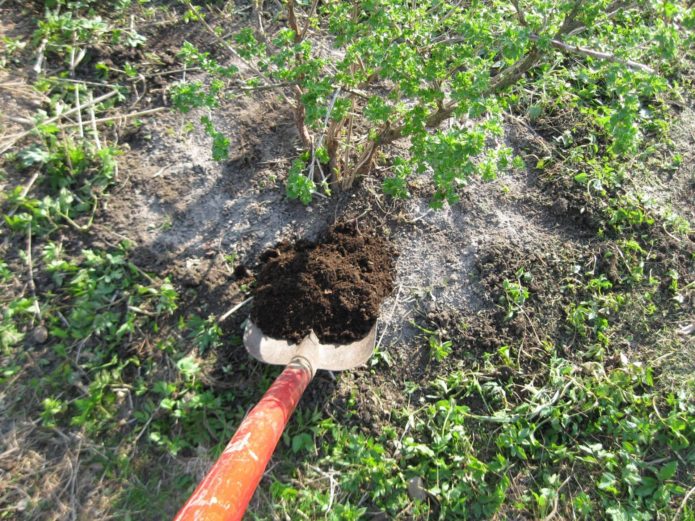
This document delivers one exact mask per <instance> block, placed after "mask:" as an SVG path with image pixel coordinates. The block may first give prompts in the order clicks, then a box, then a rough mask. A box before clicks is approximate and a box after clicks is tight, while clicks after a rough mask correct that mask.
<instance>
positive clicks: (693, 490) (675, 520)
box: [673, 487, 695, 521]
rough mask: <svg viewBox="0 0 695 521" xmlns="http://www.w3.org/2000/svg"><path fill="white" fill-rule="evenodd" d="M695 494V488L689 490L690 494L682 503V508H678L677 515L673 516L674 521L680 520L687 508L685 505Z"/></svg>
mask: <svg viewBox="0 0 695 521" xmlns="http://www.w3.org/2000/svg"><path fill="white" fill-rule="evenodd" d="M694 493H695V487H692V488H691V489H690V490H688V493H687V494H686V495H685V497H684V498H683V501H682V502H681V504H680V506H679V507H678V510H676V513H675V514H674V515H673V521H678V518H679V517H680V515H681V512H682V511H683V509H684V508H685V505H687V504H688V500H689V499H690V496H692V495H693V494H694Z"/></svg>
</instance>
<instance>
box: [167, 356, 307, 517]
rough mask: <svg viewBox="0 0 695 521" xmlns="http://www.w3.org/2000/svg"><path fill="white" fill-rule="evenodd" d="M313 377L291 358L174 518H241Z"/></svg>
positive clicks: (303, 366) (301, 362)
mask: <svg viewBox="0 0 695 521" xmlns="http://www.w3.org/2000/svg"><path fill="white" fill-rule="evenodd" d="M312 377H313V371H312V370H311V368H310V367H307V364H305V363H303V360H302V359H295V360H293V361H292V362H291V363H290V365H288V366H287V367H286V368H285V370H284V371H283V372H282V374H280V376H278V377H277V379H276V380H275V382H273V385H271V386H270V389H268V391H266V393H265V394H264V395H263V398H262V399H261V401H260V402H258V404H257V405H256V406H255V407H254V408H253V409H252V410H251V412H250V413H249V414H248V416H246V418H245V419H244V421H243V422H242V423H241V425H240V426H239V428H238V429H237V431H236V433H235V434H234V436H233V437H232V439H231V441H230V442H229V443H228V444H227V446H226V447H225V449H224V452H222V454H221V455H220V457H219V459H218V460H217V461H216V462H215V464H214V465H213V467H212V468H211V469H210V471H209V472H208V473H207V475H206V476H205V478H204V479H203V481H201V482H200V484H199V485H198V487H197V488H196V489H195V492H193V495H191V497H190V498H189V499H188V501H187V502H186V504H185V505H184V506H183V507H182V508H181V510H179V513H178V514H176V517H175V518H174V521H193V520H199V521H203V520H204V521H223V520H224V521H232V520H234V521H236V520H239V519H241V518H242V516H243V515H244V512H245V511H246V507H247V506H248V504H249V501H251V497H252V496H253V493H254V491H255V490H256V487H257V486H258V483H259V482H260V481H261V478H262V477H263V472H264V471H265V468H266V466H267V465H268V461H270V457H271V456H272V455H273V452H274V451H275V447H276V446H277V444H278V441H280V436H282V432H283V430H284V429H285V425H287V421H288V420H289V419H290V416H291V415H292V412H293V411H294V409H295V407H296V406H297V402H299V399H300V398H301V397H302V394H303V393H304V390H305V389H306V387H307V385H309V382H310V381H311V379H312Z"/></svg>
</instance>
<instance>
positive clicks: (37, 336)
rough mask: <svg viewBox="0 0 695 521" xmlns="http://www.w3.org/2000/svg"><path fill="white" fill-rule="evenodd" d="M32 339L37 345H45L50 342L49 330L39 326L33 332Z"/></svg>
mask: <svg viewBox="0 0 695 521" xmlns="http://www.w3.org/2000/svg"><path fill="white" fill-rule="evenodd" d="M31 337H32V338H33V339H34V342H36V343H37V344H43V343H45V342H46V340H48V330H47V329H46V328H45V327H44V326H38V327H36V328H34V331H32V333H31Z"/></svg>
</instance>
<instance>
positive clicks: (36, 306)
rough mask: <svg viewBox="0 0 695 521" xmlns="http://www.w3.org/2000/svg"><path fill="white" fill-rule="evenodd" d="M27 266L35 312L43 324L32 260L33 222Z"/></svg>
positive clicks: (28, 233)
mask: <svg viewBox="0 0 695 521" xmlns="http://www.w3.org/2000/svg"><path fill="white" fill-rule="evenodd" d="M27 265H28V266H29V289H30V290H31V296H32V298H33V300H34V311H36V314H37V315H38V317H39V322H40V323H43V319H42V318H41V308H40V307H39V301H38V299H37V298H36V284H35V283H34V264H33V262H32V260H31V221H29V229H28V230H27ZM32 321H33V318H32Z"/></svg>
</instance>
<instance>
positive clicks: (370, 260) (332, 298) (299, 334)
mask: <svg viewBox="0 0 695 521" xmlns="http://www.w3.org/2000/svg"><path fill="white" fill-rule="evenodd" d="M395 257H396V254H395V251H394V249H393V247H392V246H391V244H390V243H389V242H388V240H386V239H385V238H383V237H381V236H379V235H377V234H375V233H374V232H372V231H370V230H360V229H358V227H357V226H356V225H355V224H337V225H335V226H333V227H331V228H329V229H328V230H327V231H326V232H325V233H324V235H323V236H322V237H321V238H320V239H319V240H318V241H317V242H315V243H313V242H308V241H303V240H302V241H298V242H296V243H294V244H292V243H289V242H286V241H285V242H282V243H280V244H278V245H277V246H276V247H275V248H273V249H270V250H267V251H266V252H265V253H263V255H261V261H262V262H263V266H262V268H261V271H260V273H259V275H258V277H257V278H256V283H257V286H256V292H255V295H254V299H253V308H252V310H251V318H252V320H253V321H254V323H255V324H256V325H258V326H259V327H260V328H261V330H262V331H263V332H264V333H265V334H266V335H268V336H270V337H272V338H280V339H285V340H288V341H291V342H299V341H300V340H302V339H303V338H304V337H306V336H307V335H308V334H309V331H310V330H312V329H313V330H314V333H316V335H317V336H318V337H319V339H320V340H321V342H322V343H332V344H345V343H349V342H352V341H355V340H358V339H361V338H363V337H364V336H365V335H366V334H367V333H369V330H370V329H371V328H372V326H373V325H374V323H375V322H376V319H377V317H378V315H379V306H380V305H381V303H382V301H383V300H384V298H386V296H387V295H388V294H389V293H390V292H391V290H392V287H393V277H394V261H395Z"/></svg>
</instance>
